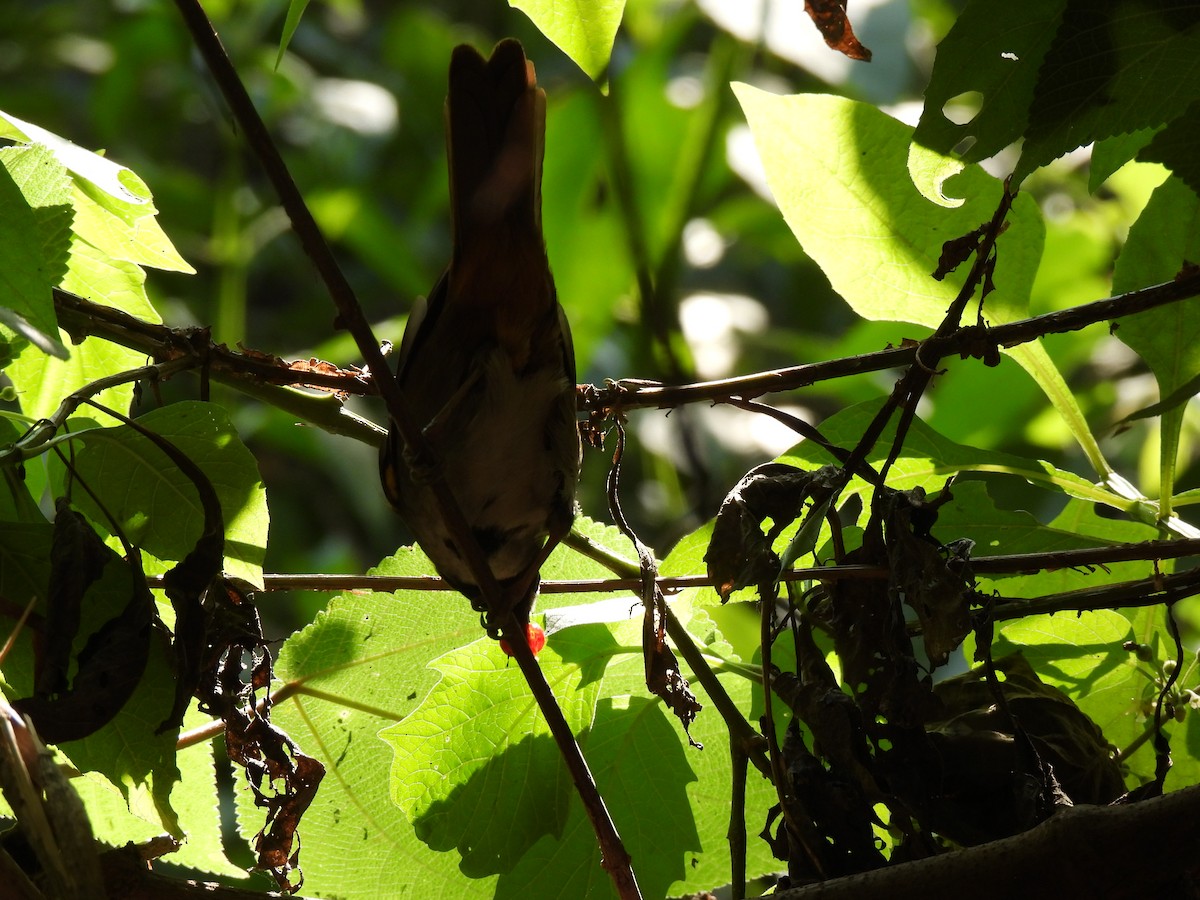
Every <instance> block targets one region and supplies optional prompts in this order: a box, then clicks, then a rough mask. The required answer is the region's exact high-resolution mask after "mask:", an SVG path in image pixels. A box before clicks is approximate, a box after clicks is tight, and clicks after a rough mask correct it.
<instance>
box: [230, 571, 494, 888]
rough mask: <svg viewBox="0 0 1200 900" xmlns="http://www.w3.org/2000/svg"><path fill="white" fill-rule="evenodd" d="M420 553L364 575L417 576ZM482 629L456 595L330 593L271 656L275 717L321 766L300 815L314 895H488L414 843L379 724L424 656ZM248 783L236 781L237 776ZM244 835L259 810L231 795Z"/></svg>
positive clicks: (413, 693)
mask: <svg viewBox="0 0 1200 900" xmlns="http://www.w3.org/2000/svg"><path fill="white" fill-rule="evenodd" d="M431 570H432V566H431V564H430V563H429V561H428V559H426V558H425V556H424V554H422V553H420V551H418V550H415V549H411V548H402V549H400V550H399V551H397V553H396V555H395V556H394V557H391V558H389V559H385V560H384V561H383V562H382V563H380V565H379V566H378V567H376V568H375V569H372V570H371V571H372V574H379V575H420V574H426V573H428V572H430V571H431ZM479 634H480V628H479V617H478V615H477V614H475V613H474V612H472V611H471V608H470V606H469V605H468V604H467V602H466V600H464V599H463V598H461V597H459V596H457V595H455V594H453V593H421V592H419V591H397V592H396V593H395V594H384V593H351V594H347V595H344V596H341V597H336V598H334V599H333V600H332V601H330V603H329V606H328V607H327V608H326V610H325V611H324V612H322V613H320V614H319V615H318V616H317V618H316V620H315V621H314V622H313V624H311V625H309V626H308V627H307V628H305V629H304V630H302V631H299V632H297V633H296V634H294V635H292V636H291V637H289V638H288V639H287V641H285V642H284V645H283V647H282V648H281V650H280V652H279V658H278V662H277V664H276V666H275V676H276V679H277V682H278V684H277V685H275V686H274V692H275V694H276V695H279V694H280V691H281V690H283V691H287V692H288V694H289V695H285V696H287V699H285V700H281V701H279V702H277V703H276V704H275V706H274V707H273V710H272V721H273V722H274V723H275V725H276V726H277V727H280V728H283V730H284V731H286V732H287V733H288V734H289V735H290V736H291V737H292V738H293V739H294V740H296V741H297V743H298V744H299V746H300V748H301V749H302V750H303V751H305V752H307V753H311V754H314V755H316V756H317V757H318V758H319V759H320V760H321V762H322V763H324V765H325V767H326V771H327V774H326V776H325V780H324V782H323V783H322V785H321V789H320V791H319V792H318V793H317V796H316V799H315V800H314V801H313V803H312V806H311V807H310V808H309V810H308V812H307V813H306V814H305V817H304V820H303V821H302V822H301V825H300V833H301V836H302V840H303V842H304V843H303V849H302V852H301V857H300V862H301V865H302V866H303V867H304V871H305V890H306V891H307V892H310V893H312V894H314V895H317V896H325V895H334V894H340V895H343V896H364V897H365V896H372V895H378V894H380V893H387V892H390V893H403V891H404V890H406V889H408V890H417V889H419V890H421V891H429V890H431V889H432V888H433V887H434V886H439V890H437V891H434V892H433V893H432V894H429V896H434V897H444V898H447V900H449V898H455V897H470V898H490V897H491V896H492V895H493V886H494V883H495V880H494V879H481V880H477V881H476V880H470V879H466V878H463V876H462V875H461V873H460V872H459V870H458V860H457V858H456V856H455V855H454V854H450V853H436V852H434V851H432V850H430V849H429V848H428V847H426V846H425V845H424V844H422V843H421V842H420V841H419V840H418V839H417V837H416V834H415V833H414V831H413V828H412V826H411V825H410V824H409V823H408V822H407V821H406V820H405V818H404V815H403V813H402V812H401V811H400V809H399V808H398V807H397V806H396V805H395V804H393V803H392V801H391V799H390V787H389V781H388V770H389V767H390V764H391V757H392V751H391V750H390V749H389V748H388V746H387V745H386V744H385V743H384V742H383V741H381V740H379V738H378V737H377V734H378V732H379V730H380V729H381V728H383V727H385V726H389V725H394V724H395V723H396V722H398V721H400V720H401V719H403V718H404V717H405V716H406V715H408V714H409V713H410V712H412V711H413V710H414V709H415V708H416V707H417V705H418V704H419V703H420V701H421V700H422V699H423V698H424V697H425V695H426V694H427V693H428V692H429V691H430V690H431V689H433V687H434V685H435V684H436V682H437V678H438V675H437V673H436V672H435V671H433V670H432V669H430V668H428V667H427V663H428V661H429V659H430V657H431V656H438V655H441V654H444V653H447V652H449V651H450V650H452V649H453V648H455V647H457V646H459V645H460V644H462V643H464V642H467V641H471V640H474V639H475V638H477V637H478V636H479ZM243 787H244V785H243ZM238 802H239V825H240V828H241V830H242V832H243V834H245V835H246V836H247V837H250V836H251V835H253V834H254V833H255V832H256V831H257V830H258V829H260V828H261V827H262V822H263V812H262V810H260V809H258V808H256V807H255V806H254V804H253V799H252V798H251V797H250V796H249V791H248V790H246V789H243V790H241V791H239V793H238Z"/></svg>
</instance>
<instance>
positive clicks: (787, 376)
mask: <svg viewBox="0 0 1200 900" xmlns="http://www.w3.org/2000/svg"><path fill="white" fill-rule="evenodd" d="M1197 295H1200V272H1198V271H1187V272H1184V273H1182V274H1181V275H1180V276H1179V277H1178V278H1176V279H1175V280H1174V281H1168V282H1165V283H1163V284H1156V285H1153V286H1150V287H1145V288H1140V289H1138V290H1136V291H1129V292H1128V293H1125V294H1120V295H1118V296H1116V297H1110V298H1107V299H1105V300H1096V301H1093V302H1092V303H1085V304H1082V305H1080V306H1076V307H1072V308H1071V309H1065V310H1059V311H1056V312H1051V313H1045V314H1043V315H1040V316H1032V317H1030V318H1028V319H1021V320H1020V321H1018V322H1009V323H1007V324H1005V325H996V326H993V327H991V328H985V329H982V330H980V329H978V328H974V327H971V328H966V329H960V330H959V331H957V332H955V333H954V334H952V335H950V336H949V337H945V338H937V339H932V338H931V339H930V340H928V341H926V343H925V345H924V346H925V347H926V350H925V351H923V354H928V355H927V356H926V357H925V358H927V359H928V358H929V356H936V357H937V358H938V359H942V358H945V357H947V356H951V355H955V354H958V355H961V356H969V355H972V353H974V352H976V351H977V350H978V348H979V347H981V346H988V345H991V344H994V345H996V346H999V347H1015V346H1018V345H1019V344H1025V343H1028V342H1030V341H1032V340H1035V339H1037V338H1039V337H1042V336H1044V335H1047V334H1063V333H1066V332H1070V331H1078V330H1080V329H1081V328H1086V327H1087V326H1089V325H1095V324H1097V323H1098V322H1106V321H1109V320H1111V319H1118V318H1121V317H1123V316H1130V315H1134V314H1135V313H1139V312H1144V311H1146V310H1148V309H1154V308H1156V307H1159V306H1165V305H1167V304H1170V303H1178V302H1179V301H1180V300H1186V299H1188V298H1190V297H1195V296H1197ZM916 352H917V345H916V344H915V343H914V344H911V345H905V346H901V347H891V348H888V349H886V350H877V351H875V352H873V353H863V354H860V355H858V356H847V357H843V358H841V359H833V360H828V361H826V362H819V363H808V364H805V365H801V366H789V367H788V368H786V369H774V370H772V371H769V372H757V373H755V374H753V375H743V376H739V377H737V378H725V379H721V380H719V381H702V382H697V383H695V384H681V385H664V384H647V383H644V382H637V381H615V382H612V383H611V384H609V385H608V386H606V387H603V388H592V389H591V390H590V391H589V392H588V394H587V397H586V398H585V400H586V402H585V405H586V406H587V407H588V408H591V409H595V410H606V409H622V410H629V409H644V408H650V409H654V408H657V409H669V408H674V407H676V406H682V405H683V404H685V403H719V402H722V401H724V400H726V399H728V398H730V397H738V398H741V399H743V400H746V399H753V398H755V397H761V396H763V395H764V394H772V393H779V392H781V391H791V390H796V389H797V388H802V387H809V386H811V385H813V384H817V383H819V382H822V381H831V380H833V379H836V378H846V377H848V376H850V375H861V374H865V373H868V372H878V371H882V370H885V369H895V368H900V367H902V366H907V365H911V364H912V362H913V361H914V360H915V358H916Z"/></svg>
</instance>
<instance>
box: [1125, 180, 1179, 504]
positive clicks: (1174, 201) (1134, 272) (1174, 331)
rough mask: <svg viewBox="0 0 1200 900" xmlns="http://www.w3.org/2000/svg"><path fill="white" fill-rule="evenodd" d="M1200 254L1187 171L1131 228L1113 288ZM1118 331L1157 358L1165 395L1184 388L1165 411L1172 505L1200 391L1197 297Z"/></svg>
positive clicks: (1174, 268) (1162, 478)
mask: <svg viewBox="0 0 1200 900" xmlns="http://www.w3.org/2000/svg"><path fill="white" fill-rule="evenodd" d="M1198 258H1200V201H1198V200H1197V198H1196V194H1195V193H1194V192H1193V191H1192V190H1191V188H1189V187H1187V186H1186V185H1184V184H1183V182H1181V181H1180V180H1179V179H1177V178H1169V179H1167V180H1166V181H1165V182H1163V184H1161V185H1160V186H1159V187H1158V188H1157V189H1156V190H1155V191H1154V194H1153V195H1152V196H1151V198H1150V202H1149V203H1148V204H1147V205H1146V208H1145V210H1143V211H1142V214H1141V216H1140V217H1139V218H1138V220H1137V221H1136V222H1135V223H1134V224H1133V227H1132V228H1130V230H1129V239H1128V240H1127V241H1126V242H1125V247H1124V249H1123V250H1122V251H1121V255H1120V257H1118V259H1117V266H1116V271H1115V272H1114V273H1113V291H1114V292H1117V293H1121V292H1124V291H1131V290H1136V289H1137V288H1141V287H1146V286H1147V285H1151V284H1157V283H1159V282H1164V281H1170V280H1171V279H1172V278H1174V277H1175V275H1176V274H1177V273H1178V272H1179V270H1180V269H1181V268H1182V266H1183V265H1184V263H1185V261H1189V260H1195V259H1198ZM1115 334H1116V335H1117V337H1119V338H1120V339H1121V340H1122V341H1124V342H1125V343H1126V344H1128V345H1129V346H1130V347H1132V348H1133V349H1134V350H1136V351H1137V353H1138V355H1139V356H1141V357H1142V359H1144V360H1145V361H1146V364H1147V365H1148V366H1150V369H1151V370H1152V371H1153V372H1154V377H1155V379H1156V380H1157V381H1158V390H1159V394H1160V396H1161V397H1162V398H1163V399H1164V400H1165V399H1167V398H1169V397H1171V396H1172V395H1175V394H1181V396H1179V398H1178V401H1177V402H1176V403H1175V404H1174V405H1172V406H1171V407H1170V408H1168V409H1166V410H1164V411H1163V413H1162V418H1161V421H1162V431H1161V434H1162V438H1161V449H1160V463H1159V484H1160V496H1161V497H1162V498H1163V501H1162V503H1163V505H1164V508H1165V510H1166V511H1167V512H1169V510H1170V507H1169V499H1170V497H1171V495H1172V494H1173V493H1174V488H1175V466H1176V464H1177V457H1178V454H1179V438H1180V429H1181V428H1182V427H1183V418H1184V411H1185V409H1186V402H1185V401H1186V400H1187V398H1188V397H1189V396H1190V395H1192V394H1194V393H1195V392H1196V388H1195V385H1194V381H1195V379H1196V378H1197V377H1200V312H1198V311H1197V307H1196V304H1195V302H1194V301H1185V302H1182V303H1172V304H1168V305H1167V306H1160V307H1159V308H1158V309H1151V310H1147V311H1146V312H1142V313H1138V314H1137V315H1134V316H1127V317H1126V318H1124V319H1121V321H1120V322H1119V323H1118V324H1117V327H1116V330H1115ZM1185 389H1186V390H1185Z"/></svg>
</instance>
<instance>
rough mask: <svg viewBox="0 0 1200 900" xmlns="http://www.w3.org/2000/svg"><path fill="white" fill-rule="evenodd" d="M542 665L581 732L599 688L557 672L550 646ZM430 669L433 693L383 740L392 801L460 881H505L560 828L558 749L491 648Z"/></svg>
mask: <svg viewBox="0 0 1200 900" xmlns="http://www.w3.org/2000/svg"><path fill="white" fill-rule="evenodd" d="M580 630H582V629H573V631H580ZM595 630H596V631H598V632H603V634H604V635H605V636H606V637H608V633H607V631H604V629H601V628H597V629H595ZM609 640H610V642H611V638H609ZM539 663H540V664H541V667H542V670H543V671H544V672H545V673H546V677H547V679H548V680H549V681H550V682H551V684H552V685H553V687H554V689H555V696H556V697H557V699H558V701H559V704H560V705H561V706H562V707H563V711H564V712H565V713H566V716H567V722H568V723H569V724H570V726H571V731H572V732H573V733H576V734H578V733H580V732H582V731H583V729H584V728H586V727H587V726H589V725H590V724H591V720H592V716H593V714H594V711H595V703H596V691H597V688H598V686H599V683H598V682H597V681H592V682H591V684H590V685H588V686H587V687H586V688H584V687H583V685H582V683H581V682H582V669H581V668H580V667H577V666H567V665H563V663H562V661H561V658H558V657H557V654H556V653H555V652H554V649H553V648H552V647H551V648H547V650H544V651H543V652H542V655H541V657H540V658H539ZM430 665H431V666H432V667H433V668H434V669H435V670H436V671H437V672H439V673H440V674H441V676H442V677H441V680H440V681H439V682H438V684H437V686H436V687H435V688H434V690H433V691H431V692H430V693H429V695H428V696H426V698H425V700H424V701H423V702H422V703H421V705H420V706H419V707H418V708H417V709H416V710H415V711H413V712H412V713H410V714H409V715H408V716H406V717H405V719H404V721H402V722H400V723H399V724H397V725H393V726H392V727H390V728H386V729H384V730H383V731H381V732H380V737H382V738H383V739H384V740H385V741H387V742H388V744H389V745H390V746H391V748H392V750H393V752H394V753H395V757H394V759H393V761H392V773H391V778H390V784H391V795H392V800H393V802H395V803H396V804H397V805H398V806H399V807H400V808H401V809H402V810H403V811H404V814H405V816H406V817H407V818H408V819H409V820H410V821H411V822H412V823H413V825H414V827H415V828H416V832H417V836H418V837H419V838H420V839H421V840H422V841H424V842H425V843H426V844H428V845H429V846H430V847H431V848H432V849H434V850H443V851H444V850H450V849H457V850H458V853H459V855H460V856H461V857H462V861H461V863H460V866H461V868H462V870H463V872H464V873H465V874H467V875H469V876H472V877H479V876H482V875H491V874H497V873H502V872H507V871H509V870H510V869H512V868H513V866H514V865H515V864H516V862H517V860H518V859H519V858H520V857H521V856H522V855H523V854H524V853H525V852H526V851H527V850H528V848H529V847H530V846H531V845H532V844H533V843H534V842H535V841H536V840H537V839H538V838H539V837H541V836H542V835H546V834H548V835H552V836H557V835H558V834H559V833H560V831H561V829H562V826H563V821H564V819H565V818H566V812H567V803H568V800H569V796H570V794H569V792H570V790H571V786H570V782H569V780H568V779H567V778H566V774H567V773H566V770H565V769H564V768H563V766H562V765H561V764H560V761H559V758H558V748H557V746H556V745H555V743H554V740H553V738H552V737H551V735H550V733H549V730H548V727H547V726H546V723H545V720H544V719H543V718H542V717H541V714H540V712H539V710H538V707H537V704H536V703H534V702H533V698H532V697H530V695H529V689H528V686H527V685H526V683H525V678H524V676H523V675H522V674H521V670H520V669H519V668H517V667H516V666H513V665H511V664H509V660H508V658H507V657H506V656H505V655H504V653H502V652H501V651H500V648H499V647H498V646H497V645H496V644H495V642H493V641H490V640H488V639H486V638H482V639H480V640H477V641H475V642H473V643H471V644H468V645H467V646H466V647H462V648H458V649H456V650H453V651H451V652H450V653H449V654H447V655H445V656H442V657H440V658H438V659H436V660H434V661H433V662H432V663H430ZM532 785H536V786H537V787H536V789H534V790H531V789H530V786H532Z"/></svg>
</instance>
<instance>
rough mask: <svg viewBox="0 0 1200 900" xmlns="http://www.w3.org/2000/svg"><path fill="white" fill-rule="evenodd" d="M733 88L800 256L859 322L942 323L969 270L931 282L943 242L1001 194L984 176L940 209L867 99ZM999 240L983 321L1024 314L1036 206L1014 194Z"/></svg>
mask: <svg viewBox="0 0 1200 900" xmlns="http://www.w3.org/2000/svg"><path fill="white" fill-rule="evenodd" d="M734 91H735V93H736V94H737V97H738V100H739V101H741V104H742V109H743V110H745V113H746V120H747V121H748V122H749V123H750V130H751V131H752V132H753V133H754V142H755V144H757V145H758V151H759V154H760V155H761V156H762V160H763V165H764V166H765V167H766V170H767V181H768V183H769V184H770V186H771V192H772V193H773V194H774V195H775V200H776V202H777V203H778V204H779V208H780V210H781V211H782V212H783V216H784V218H785V219H786V220H787V223H788V225H789V226H791V229H792V231H793V232H794V233H795V235H796V238H797V239H798V240H799V241H800V245H801V246H802V247H803V248H804V251H805V252H806V253H807V254H808V255H809V256H811V257H812V258H813V259H814V260H815V261H816V262H817V264H818V265H820V266H821V270H822V271H823V272H824V273H825V275H826V276H827V277H828V278H829V282H830V284H832V285H833V288H834V290H836V291H837V292H838V293H839V294H840V295H841V296H842V297H843V298H844V299H845V300H846V302H847V303H849V304H850V306H851V307H853V309H854V311H855V312H857V313H858V314H859V315H861V316H863V317H864V318H868V319H887V320H892V321H899V322H912V323H914V324H917V325H925V326H928V327H930V328H934V327H937V326H938V325H939V324H941V321H942V319H943V318H944V317H945V315H946V308H947V307H948V306H949V305H950V303H951V301H952V300H953V299H954V297H955V296H956V295H957V294H958V292H959V289H960V288H961V287H962V284H963V279H964V278H965V276H966V271H965V270H966V269H967V266H961V267H960V271H958V272H955V273H952V274H950V275H949V276H947V277H946V278H945V279H943V280H941V281H938V280H935V279H934V278H933V272H934V271H935V270H936V269H937V268H938V260H939V258H940V257H941V254H942V245H943V244H945V243H946V242H947V241H949V240H952V239H954V238H957V237H960V236H962V235H965V234H967V233H969V232H970V231H972V230H973V229H975V228H977V227H978V226H979V225H980V224H981V223H983V222H986V221H987V220H989V219H990V218H991V217H992V214H993V213H994V212H995V210H996V206H997V204H998V203H999V202H1000V197H1001V192H1002V190H1003V188H1002V186H1001V184H1000V182H999V181H997V180H996V179H995V178H992V177H991V176H990V175H988V174H986V173H985V172H984V171H983V170H982V169H978V168H974V167H973V168H968V169H966V170H965V171H963V172H962V173H961V174H960V175H959V176H957V179H956V181H955V186H956V188H958V189H959V190H960V191H961V193H962V194H964V195H965V196H966V197H967V200H966V202H965V203H963V204H962V205H961V206H959V207H957V208H955V209H947V208H945V207H943V206H940V205H938V204H936V203H932V202H930V201H929V200H926V199H925V198H924V197H922V196H921V195H920V194H919V193H918V192H917V190H916V188H915V187H914V186H913V184H912V182H911V181H910V180H909V177H908V165H907V160H908V148H909V144H910V142H911V138H912V129H911V128H909V127H908V126H906V125H904V124H903V123H901V122H898V121H896V120H895V119H893V118H891V117H890V116H888V115H886V114H884V113H883V112H880V111H879V110H878V109H876V108H875V107H873V106H870V105H869V104H866V103H857V102H855V101H853V100H847V99H845V98H842V97H833V96H826V95H821V94H799V95H796V96H792V97H779V96H776V95H774V94H768V93H767V92H765V91H761V90H758V89H757V88H752V87H749V86H748V85H735V86H734ZM1010 221H1011V222H1012V225H1011V227H1010V228H1009V229H1008V231H1007V232H1006V233H1005V234H1004V235H1002V236H1001V237H1000V240H999V242H998V244H997V247H998V250H997V252H998V260H997V263H996V271H995V283H996V290H995V292H994V293H992V294H990V295H989V296H988V298H987V300H986V301H985V304H984V312H985V314H986V316H987V318H988V319H989V320H990V321H992V322H1008V321H1012V320H1014V319H1018V318H1021V317H1022V316H1024V315H1025V314H1026V311H1027V305H1028V297H1029V290H1030V288H1031V286H1032V285H1033V277H1034V274H1035V273H1036V271H1037V266H1038V260H1039V258H1040V256H1041V252H1042V238H1043V234H1044V228H1043V226H1042V222H1041V215H1040V214H1039V213H1038V210H1037V206H1036V204H1034V203H1033V201H1032V200H1031V199H1029V198H1027V197H1018V198H1017V202H1016V203H1015V204H1014V205H1013V211H1012V214H1011V218H1010Z"/></svg>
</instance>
